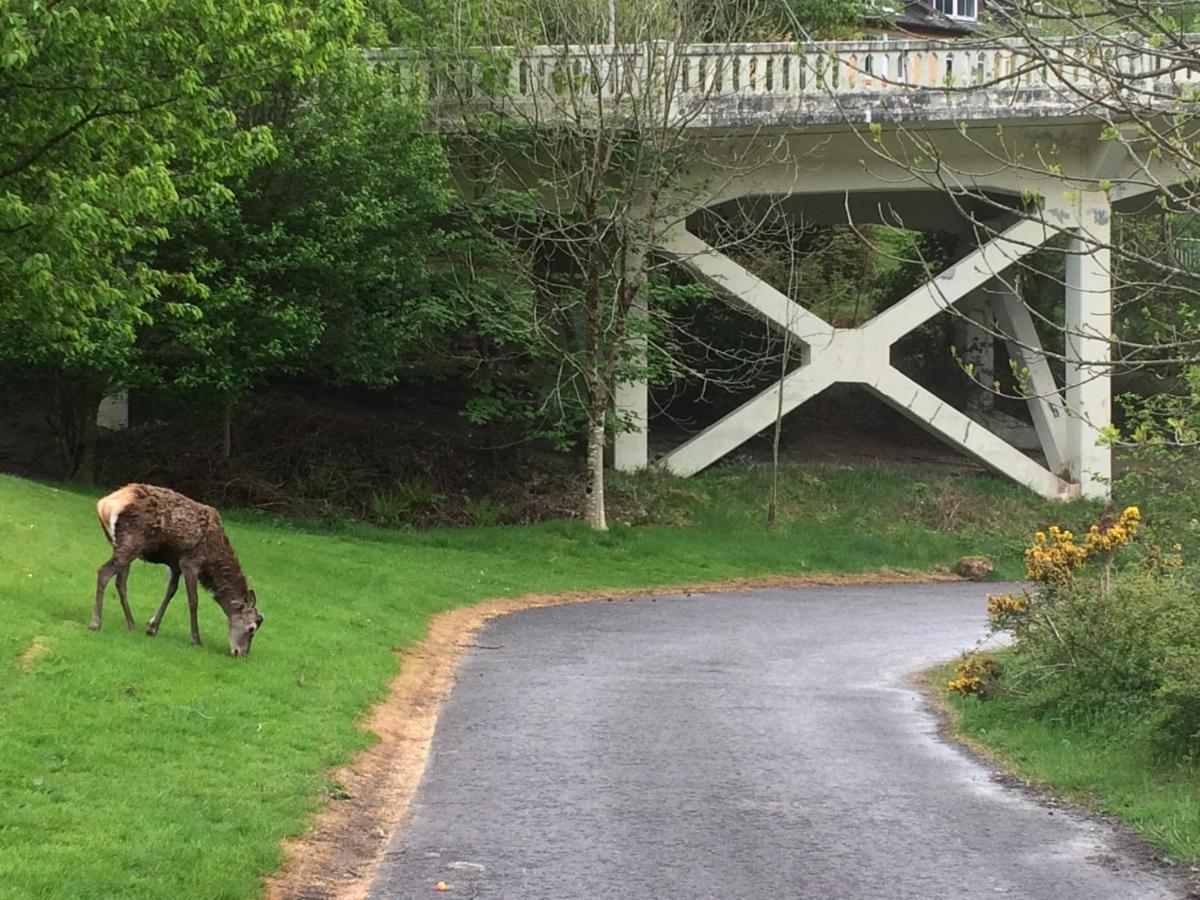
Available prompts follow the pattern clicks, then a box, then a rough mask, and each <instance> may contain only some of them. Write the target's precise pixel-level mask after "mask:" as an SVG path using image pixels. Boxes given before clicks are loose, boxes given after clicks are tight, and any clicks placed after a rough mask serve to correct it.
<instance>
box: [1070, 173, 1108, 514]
mask: <svg viewBox="0 0 1200 900" xmlns="http://www.w3.org/2000/svg"><path fill="white" fill-rule="evenodd" d="M1110 219H1111V210H1110V208H1109V202H1108V198H1107V197H1106V196H1105V195H1104V194H1103V193H1100V192H1088V193H1084V194H1082V195H1081V197H1080V202H1079V209H1078V217H1077V224H1076V227H1075V228H1073V229H1072V230H1071V231H1070V232H1069V240H1068V246H1067V260H1066V358H1067V359H1066V378H1065V387H1066V391H1065V393H1066V401H1067V409H1068V413H1069V415H1068V417H1067V422H1066V449H1067V457H1068V461H1067V465H1068V469H1069V470H1070V477H1071V480H1073V481H1075V482H1077V483H1078V484H1079V488H1080V493H1081V495H1082V496H1084V497H1088V498H1093V499H1105V498H1107V497H1108V496H1109V493H1110V480H1111V478H1112V450H1111V449H1110V448H1109V447H1108V446H1106V445H1103V444H1101V442H1100V439H1101V432H1102V430H1103V429H1105V428H1107V427H1108V426H1109V425H1110V424H1111V422H1112V387H1111V366H1110V362H1111V359H1112V350H1111V343H1110V341H1111V335H1112V277H1111V272H1112V270H1111V263H1110V254H1109V240H1110Z"/></svg>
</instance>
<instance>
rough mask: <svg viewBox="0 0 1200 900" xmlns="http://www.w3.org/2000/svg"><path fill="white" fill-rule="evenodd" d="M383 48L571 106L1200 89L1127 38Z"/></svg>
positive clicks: (461, 93)
mask: <svg viewBox="0 0 1200 900" xmlns="http://www.w3.org/2000/svg"><path fill="white" fill-rule="evenodd" d="M1114 48H1115V50H1114ZM1198 50H1200V46H1198ZM1102 52H1103V53H1104V54H1105V56H1104V57H1101V56H1100V54H1101V53H1102ZM374 55H375V56H376V57H377V58H388V59H393V60H403V61H404V63H405V64H406V65H407V66H409V67H412V68H411V71H413V72H414V74H417V75H419V77H420V78H421V79H423V81H424V84H425V87H426V89H427V90H428V91H429V93H430V96H431V98H433V99H435V100H438V99H440V100H444V101H452V100H454V99H459V100H463V99H468V98H473V99H489V98H490V99H505V100H508V101H515V102H520V101H526V102H532V103H545V102H551V103H564V102H572V101H574V100H577V99H579V98H581V97H587V96H588V95H591V96H593V97H613V98H621V97H634V96H638V95H640V94H642V93H644V92H645V91H646V90H647V89H648V88H653V89H654V90H655V91H656V92H657V93H658V94H659V95H661V96H665V97H669V98H672V99H674V100H679V101H686V100H688V99H689V98H690V99H693V100H694V99H698V98H701V97H705V98H714V97H715V98H722V97H728V98H730V99H731V100H732V99H737V98H741V97H752V96H762V97H806V96H817V95H830V94H834V95H837V94H861V93H871V92H878V93H886V92H895V91H941V92H953V91H971V90H983V89H996V90H1020V89H1039V88H1041V89H1050V90H1054V91H1058V92H1063V93H1066V94H1072V93H1075V92H1078V93H1079V94H1080V95H1081V96H1089V95H1095V94H1096V93H1098V92H1104V91H1107V90H1135V91H1146V92H1150V93H1152V94H1154V93H1158V92H1161V93H1162V96H1163V97H1164V98H1167V97H1172V96H1176V95H1178V93H1179V89H1180V86H1182V85H1195V86H1196V87H1198V88H1200V65H1198V66H1196V67H1190V66H1188V65H1186V64H1181V63H1180V60H1179V58H1178V57H1177V56H1174V55H1171V54H1169V53H1166V52H1163V51H1157V50H1155V49H1153V48H1150V47H1145V48H1138V47H1136V46H1119V47H1118V46H1117V44H1116V42H1113V44H1112V45H1109V46H1108V47H1105V48H1100V47H1097V46H1096V45H1094V44H1092V45H1084V44H1079V43H1072V42H1069V41H1064V42H1062V43H1061V44H1057V45H1050V46H1041V47H1039V49H1038V51H1037V52H1036V53H1035V52H1033V51H1032V50H1031V48H1030V47H1029V46H1027V45H1022V44H1020V43H1018V42H1015V41H1010V40H1003V41H995V42H984V41H974V40H972V41H962V42H957V43H954V42H942V41H839V42H829V43H807V44H798V43H740V44H691V45H678V44H672V43H669V42H648V43H644V44H636V45H618V46H613V45H608V44H602V45H569V46H557V47H554V46H544V47H524V48H498V49H493V50H489V51H486V52H483V51H476V52H473V53H469V54H464V55H463V56H462V57H460V58H457V59H453V60H450V61H447V60H441V61H438V62H436V63H435V62H430V61H429V60H422V59H418V58H417V57H415V56H413V55H412V54H409V53H406V52H405V51H402V50H387V51H378V52H377V53H376V54H374ZM1114 75H1117V76H1118V77H1117V78H1116V79H1114V78H1113V76H1114Z"/></svg>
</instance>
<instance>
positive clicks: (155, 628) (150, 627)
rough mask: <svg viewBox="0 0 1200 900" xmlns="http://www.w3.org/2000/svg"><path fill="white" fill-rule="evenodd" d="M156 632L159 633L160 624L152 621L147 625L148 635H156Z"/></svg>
mask: <svg viewBox="0 0 1200 900" xmlns="http://www.w3.org/2000/svg"><path fill="white" fill-rule="evenodd" d="M156 634H158V626H157V625H155V624H154V623H153V622H151V623H150V624H149V625H147V626H146V636H147V637H154V636H155V635H156Z"/></svg>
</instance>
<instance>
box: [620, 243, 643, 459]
mask: <svg viewBox="0 0 1200 900" xmlns="http://www.w3.org/2000/svg"><path fill="white" fill-rule="evenodd" d="M644 252H645V251H644V250H643V251H639V252H638V253H631V254H630V259H629V265H630V266H639V267H640V266H641V264H642V260H643V258H644ZM647 314H648V309H647V306H646V298H645V293H644V292H642V293H640V294H639V296H638V298H637V300H635V301H634V307H633V309H631V310H630V312H629V322H628V325H627V326H626V331H627V333H628V335H629V337H628V338H627V339H626V341H625V346H624V348H623V350H622V353H623V354H624V356H623V359H622V367H623V368H625V369H626V371H627V375H628V376H630V377H627V378H625V379H621V378H618V380H617V383H616V385H614V387H613V407H614V412H615V413H616V418H617V426H616V432H615V434H614V435H613V468H614V469H616V470H617V471H618V472H640V471H641V470H642V469H645V468H646V466H648V465H649V463H650V441H649V438H650V388H649V385H648V383H647V380H646V349H647V348H646V316H647Z"/></svg>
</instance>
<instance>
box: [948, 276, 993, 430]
mask: <svg viewBox="0 0 1200 900" xmlns="http://www.w3.org/2000/svg"><path fill="white" fill-rule="evenodd" d="M957 309H958V313H959V318H958V319H957V320H956V322H955V329H954V346H955V349H956V350H957V351H958V357H959V360H960V361H961V362H962V364H963V366H964V367H965V369H966V371H967V372H968V373H969V375H970V378H971V381H972V382H973V384H970V385H969V386H968V388H967V413H968V414H970V413H980V414H986V413H989V412H991V411H992V409H993V408H994V407H995V405H996V402H995V401H996V395H995V393H994V392H993V388H992V383H993V382H994V381H995V380H996V347H995V342H994V341H993V339H992V335H993V333H994V332H995V328H994V325H993V315H992V305H991V298H990V297H989V296H988V295H987V293H985V291H984V290H976V291H972V292H971V293H969V294H967V296H966V297H964V298H963V299H962V300H961V301H960V302H959V303H958V305H957Z"/></svg>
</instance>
